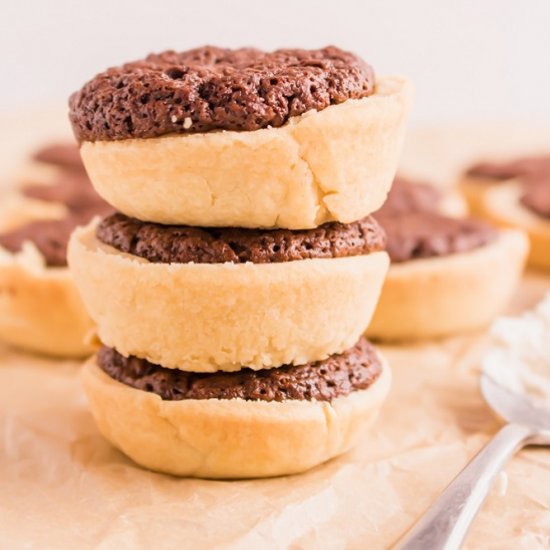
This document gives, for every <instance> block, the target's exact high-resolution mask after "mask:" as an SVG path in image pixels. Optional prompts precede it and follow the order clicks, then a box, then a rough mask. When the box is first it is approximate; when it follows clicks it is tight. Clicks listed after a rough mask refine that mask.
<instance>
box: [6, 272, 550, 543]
mask: <svg viewBox="0 0 550 550" xmlns="http://www.w3.org/2000/svg"><path fill="white" fill-rule="evenodd" d="M549 283H550V279H545V278H543V277H541V276H538V277H536V276H531V277H530V278H529V280H528V281H527V282H526V283H525V284H524V288H523V292H522V297H521V301H520V302H519V303H518V304H517V307H520V306H521V305H529V306H530V305H532V304H533V303H534V302H535V301H536V299H537V298H538V297H539V296H540V295H541V294H542V292H543V290H544V289H546V288H548V286H549ZM516 309H517V308H516ZM485 344H486V341H485V338H484V337H483V336H481V335H470V336H466V337H460V338H454V339H451V340H446V341H443V342H440V343H437V344H430V345H422V346H418V347H407V348H400V349H398V348H384V351H385V353H386V355H387V357H388V358H389V360H390V361H391V364H392V367H393V371H394V387H393V389H392V392H391V394H390V398H389V401H388V403H387V406H386V407H385V409H384V411H383V413H382V415H381V417H380V420H379V422H378V423H377V424H376V426H375V428H374V431H373V432H371V434H370V435H368V436H366V437H365V439H364V441H363V442H362V444H361V445H360V446H359V447H358V448H357V449H355V450H354V451H352V452H350V453H349V454H347V455H346V456H344V457H342V458H339V459H336V460H334V461H332V462H329V463H328V464H325V465H323V466H320V467H318V468H315V469H314V470H312V471H310V472H308V473H306V474H303V475H298V476H292V477H286V478H279V479H269V480H260V481H236V482H221V481H203V480H190V479H177V478H173V477H169V476H165V475H161V474H155V473H152V472H148V471H145V470H142V469H140V468H139V467H137V466H135V465H134V464H132V463H131V462H130V461H129V460H128V459H126V458H125V457H124V456H123V455H122V454H121V453H119V452H118V451H116V450H114V449H113V448H111V447H110V446H109V445H108V444H107V443H106V442H105V441H104V440H103V439H102V437H101V436H100V435H99V434H98V432H97V431H96V429H95V426H94V424H93V422H92V419H91V416H90V414H89V413H88V411H87V409H86V404H85V398H84V396H83V394H82V391H81V388H80V385H79V380H78V370H79V366H78V364H76V363H73V362H59V361H57V362H54V361H46V360H40V359H37V358H34V357H31V356H26V355H23V354H18V353H15V352H13V351H9V350H7V349H0V426H1V433H2V449H1V454H0V546H1V547H2V548H10V549H15V548H39V549H46V548H55V549H65V548H67V549H77V548H98V549H111V548H114V549H116V550H123V549H126V548H156V549H161V548H295V549H298V548H367V547H368V548H386V547H388V546H389V545H390V544H391V543H392V542H393V541H394V540H395V538H396V537H398V536H399V535H400V534H401V533H402V532H403V531H404V530H405V529H406V528H407V527H408V526H409V525H410V524H411V522H413V521H414V519H415V518H416V517H417V516H418V515H419V514H421V512H422V511H423V510H424V509H425V508H426V507H427V506H428V505H429V503H430V502H431V501H432V500H433V498H434V497H435V496H436V495H437V493H438V492H439V491H440V490H441V489H443V488H444V486H445V485H446V484H447V483H448V482H449V481H450V480H451V479H452V477H453V476H454V475H455V474H456V473H457V472H458V471H459V470H460V469H461V468H462V467H463V466H464V464H465V463H466V461H467V460H468V459H469V458H470V457H471V456H472V455H473V454H474V453H475V452H476V451H477V450H478V449H479V448H480V447H481V445H482V444H483V443H484V442H485V441H486V440H487V438H488V437H489V436H490V435H491V434H493V433H494V432H495V431H496V430H497V427H498V423H497V422H496V421H495V420H493V418H492V417H491V414H490V413H489V411H488V409H487V408H486V407H485V405H484V404H483V401H482V399H481V397H480V395H479V392H478V390H477V374H478V365H479V357H480V354H481V353H482V351H483V348H484V345H485ZM506 477H507V482H508V483H507V485H508V486H507V488H506V487H505V485H506V483H504V482H505V480H504V479H502V480H501V481H500V483H497V485H496V487H495V488H494V490H493V493H492V495H491V497H490V498H489V500H488V502H487V504H486V506H485V507H484V509H483V512H482V513H481V514H480V516H479V517H478V519H477V521H476V523H475V527H474V528H473V531H472V533H471V535H470V537H469V539H468V544H467V547H469V548H495V549H497V548H498V549H503V548H510V549H512V548H514V549H517V548H526V549H529V550H531V549H536V548H548V546H549V545H550V450H543V449H529V450H526V451H524V452H522V453H521V454H520V455H518V456H517V457H516V458H515V459H514V460H512V461H511V462H510V463H509V465H508V466H507V468H506ZM503 492H504V494H502V493H503Z"/></svg>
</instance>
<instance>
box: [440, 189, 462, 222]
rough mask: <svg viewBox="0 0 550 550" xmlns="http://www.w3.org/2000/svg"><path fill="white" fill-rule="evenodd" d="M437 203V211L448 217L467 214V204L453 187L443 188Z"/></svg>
mask: <svg viewBox="0 0 550 550" xmlns="http://www.w3.org/2000/svg"><path fill="white" fill-rule="evenodd" d="M443 193H444V194H443V196H442V197H441V199H440V200H439V203H438V211H439V213H440V214H442V215H443V216H449V217H450V218H463V217H464V216H466V215H467V214H468V204H467V203H466V201H465V200H464V198H463V196H462V195H461V194H460V193H459V192H458V191H456V190H454V189H444V190H443Z"/></svg>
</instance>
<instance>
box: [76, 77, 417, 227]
mask: <svg viewBox="0 0 550 550" xmlns="http://www.w3.org/2000/svg"><path fill="white" fill-rule="evenodd" d="M411 96H412V88H411V85H410V84H409V83H408V82H407V81H406V80H405V79H403V78H400V77H385V78H380V79H379V81H378V83H377V85H376V91H375V93H374V94H373V95H371V96H369V97H366V98H364V99H360V100H348V101H345V102H344V103H341V104H339V105H332V106H330V107H327V108H326V109H324V110H322V111H319V112H316V111H309V112H308V113H305V114H304V115H301V116H298V117H294V118H291V119H290V120H289V122H288V123H287V124H285V125H284V126H282V127H279V128H266V129H261V130H255V131H251V132H244V131H243V132H236V131H213V132H208V133H197V134H177V135H167V136H162V137H160V138H148V139H126V140H120V141H96V142H84V143H82V146H81V155H82V159H83V161H84V164H85V166H86V169H87V171H88V174H89V176H90V178H91V180H92V183H93V185H94V187H95V188H96V190H97V192H98V193H99V194H100V195H101V196H102V197H103V198H104V199H105V200H106V201H107V202H109V203H110V204H111V205H113V206H114V207H115V208H116V209H117V210H120V211H121V212H123V213H124V214H126V215H128V216H132V217H135V218H138V219H140V220H143V221H153V222H159V223H168V224H180V225H181V224H185V225H198V226H236V227H265V228H272V227H280V228H289V229H307V228H312V227H316V226H318V225H321V224H322V223H325V222H328V221H341V222H343V223H349V222H352V221H356V220H358V219H360V218H362V217H364V216H366V215H367V214H369V213H371V212H373V211H375V210H377V209H378V208H379V207H380V206H381V205H382V203H383V202H384V200H385V198H386V194H387V192H388V191H389V189H390V187H391V183H392V180H393V177H394V174H395V170H396V168H397V162H398V159H399V154H400V151H401V146H402V142H403V137H404V131H405V119H406V115H407V112H408V110H409V105H410V102H411Z"/></svg>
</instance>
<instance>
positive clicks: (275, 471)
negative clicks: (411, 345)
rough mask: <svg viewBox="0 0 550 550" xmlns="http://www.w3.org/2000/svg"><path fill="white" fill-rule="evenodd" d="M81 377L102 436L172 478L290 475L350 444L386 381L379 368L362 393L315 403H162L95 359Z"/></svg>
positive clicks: (372, 414)
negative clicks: (111, 373) (106, 370)
mask: <svg viewBox="0 0 550 550" xmlns="http://www.w3.org/2000/svg"><path fill="white" fill-rule="evenodd" d="M82 379H83V383H84V387H85V390H86V393H87V395H88V400H89V403H90V407H91V411H92V414H93V416H94V419H95V421H96V424H97V426H98V428H99V431H100V432H101V433H102V434H103V436H104V437H105V438H106V439H107V440H108V441H110V442H111V443H112V444H113V445H114V446H115V447H117V448H118V449H120V450H121V451H122V452H124V453H125V454H126V455H127V456H129V457H130V458H131V459H132V460H134V461H135V462H136V463H137V464H139V465H141V466H144V467H145V468H148V469H151V470H155V471H159V472H164V473H168V474H174V475H178V476H190V477H206V478H253V477H268V476H280V475H286V474H295V473H299V472H303V471H305V470H308V469H310V468H312V467H314V466H316V465H318V464H321V463H323V462H325V461H327V460H329V459H331V458H333V457H335V456H337V455H339V454H341V453H344V452H346V451H347V450H348V449H350V448H351V447H352V446H354V445H355V444H356V443H357V442H358V441H359V440H360V439H361V438H362V437H364V436H365V431H366V430H367V429H368V427H369V426H370V425H371V424H372V423H373V422H374V420H375V419H376V417H377V416H378V412H379V410H380V408H381V406H382V403H383V402H384V400H385V398H386V396H387V394H388V392H389V389H390V382H391V373H390V370H389V367H388V366H387V364H386V363H385V362H383V371H382V374H381V375H380V376H379V378H378V379H377V380H376V381H375V382H374V383H373V384H372V386H370V387H369V388H367V389H366V390H360V391H356V392H353V393H351V394H349V395H347V396H342V397H338V398H336V399H334V400H333V401H332V402H330V403H329V402H322V401H291V400H289V401H284V402H265V401H245V400H242V399H228V400H223V399H206V400H196V399H189V400H182V401H163V400H162V399H161V398H160V397H159V396H158V395H156V394H154V393H149V392H146V391H142V390H137V389H134V388H132V387H130V386H126V385H124V384H122V383H120V382H118V381H116V380H114V379H112V378H111V377H110V376H108V375H107V374H106V373H104V372H103V371H102V370H101V369H100V368H99V367H98V366H97V362H96V359H95V357H94V358H92V359H90V360H89V361H88V362H87V363H86V364H85V366H84V368H83V372H82Z"/></svg>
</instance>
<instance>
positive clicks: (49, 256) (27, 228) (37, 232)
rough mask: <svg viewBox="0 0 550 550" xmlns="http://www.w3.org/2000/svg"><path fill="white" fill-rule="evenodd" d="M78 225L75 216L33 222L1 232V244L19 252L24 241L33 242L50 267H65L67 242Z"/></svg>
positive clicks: (7, 248) (11, 250)
mask: <svg viewBox="0 0 550 550" xmlns="http://www.w3.org/2000/svg"><path fill="white" fill-rule="evenodd" d="M77 225H78V221H77V220H76V218H73V217H67V218H64V219H61V220H40V221H35V222H31V223H28V224H26V225H23V226H21V227H18V228H17V229H14V230H12V231H9V232H7V233H2V234H0V246H1V247H2V248H5V249H6V250H9V251H10V252H19V251H20V250H21V248H22V247H23V243H25V242H31V243H33V244H34V245H35V246H36V248H37V249H38V250H39V251H40V253H41V254H42V256H43V257H44V260H45V262H46V265H47V266H48V267H63V266H66V265H67V243H68V241H69V237H70V236H71V233H72V231H73V229H74V228H75V227H76V226H77Z"/></svg>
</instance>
